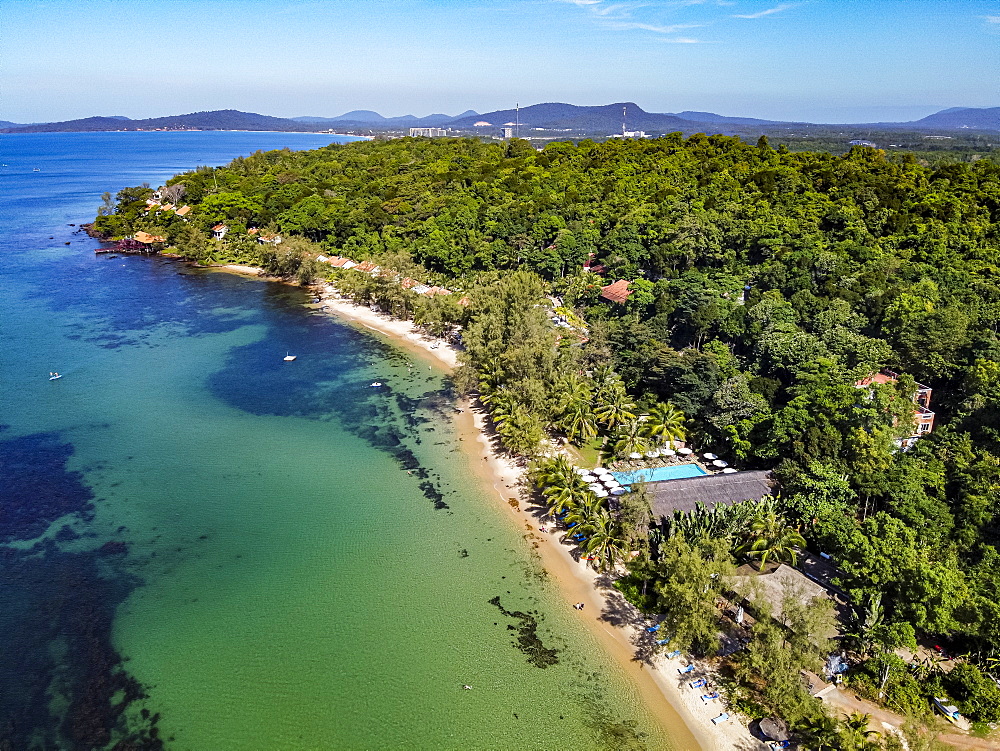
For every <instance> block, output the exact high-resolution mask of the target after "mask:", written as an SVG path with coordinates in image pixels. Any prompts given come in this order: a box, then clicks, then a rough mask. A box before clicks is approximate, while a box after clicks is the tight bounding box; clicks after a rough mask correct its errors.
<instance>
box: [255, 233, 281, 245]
mask: <svg viewBox="0 0 1000 751" xmlns="http://www.w3.org/2000/svg"><path fill="white" fill-rule="evenodd" d="M257 242H259V243H260V244H261V245H277V244H278V243H280V242H281V235H276V234H274V233H273V232H261V233H260V234H259V235H257Z"/></svg>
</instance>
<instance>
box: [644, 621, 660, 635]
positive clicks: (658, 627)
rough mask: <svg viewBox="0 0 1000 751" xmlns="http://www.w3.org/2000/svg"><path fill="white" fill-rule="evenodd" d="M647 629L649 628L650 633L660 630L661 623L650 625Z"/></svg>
mask: <svg viewBox="0 0 1000 751" xmlns="http://www.w3.org/2000/svg"><path fill="white" fill-rule="evenodd" d="M646 630H647V631H648V632H649V633H653V632H654V631H659V630H660V624H659V623H657V624H656V625H655V626H650V627H649V628H647V629H646Z"/></svg>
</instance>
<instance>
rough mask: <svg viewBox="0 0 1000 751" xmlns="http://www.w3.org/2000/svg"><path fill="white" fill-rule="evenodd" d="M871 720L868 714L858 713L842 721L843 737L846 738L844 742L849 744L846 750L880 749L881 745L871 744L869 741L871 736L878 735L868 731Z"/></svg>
mask: <svg viewBox="0 0 1000 751" xmlns="http://www.w3.org/2000/svg"><path fill="white" fill-rule="evenodd" d="M871 720H872V716H871V715H870V714H862V713H860V712H854V713H853V714H852V715H851V716H850V717H848V718H847V719H846V720H844V735H845V736H846V737H845V738H844V740H845V741H847V742H848V743H849V745H848V746H847V748H850V749H852V751H868V749H871V751H875V750H876V749H880V748H882V745H881V744H879V743H873V742H872V740H871V737H872V736H873V735H878V732H877V731H875V730H869V729H868V725H869V723H871Z"/></svg>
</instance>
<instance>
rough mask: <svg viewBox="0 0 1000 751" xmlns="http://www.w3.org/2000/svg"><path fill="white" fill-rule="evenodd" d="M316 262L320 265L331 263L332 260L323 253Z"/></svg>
mask: <svg viewBox="0 0 1000 751" xmlns="http://www.w3.org/2000/svg"><path fill="white" fill-rule="evenodd" d="M316 260H317V261H319V262H320V263H329V261H330V259H329V258H328V257H327V256H325V255H323V254H322V253H320V254H319V255H318V256H316Z"/></svg>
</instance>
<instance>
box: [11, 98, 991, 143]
mask: <svg viewBox="0 0 1000 751" xmlns="http://www.w3.org/2000/svg"><path fill="white" fill-rule="evenodd" d="M623 110H624V117H625V127H626V129H627V130H630V131H637V130H641V131H645V132H647V133H650V134H657V133H669V132H673V131H682V132H685V133H696V132H711V133H720V132H722V133H728V134H738V135H752V134H754V133H757V134H759V133H761V132H765V131H767V132H775V131H778V132H780V131H782V130H793V129H794V130H795V131H796V132H808V131H809V130H812V129H823V130H836V131H838V132H843V131H848V130H851V129H854V130H861V129H871V130H911V131H913V130H915V131H955V130H961V131H968V130H973V131H986V132H1000V107H988V108H974V107H951V108H949V109H945V110H941V111H940V112H936V113H935V114H933V115H928V116H927V117H924V118H922V119H920V120H914V121H911V122H883V123H856V124H853V125H850V124H833V125H824V124H821V123H802V122H784V121H779V120H760V119H757V118H752V117H727V116H725V115H717V114H715V113H714V112H691V111H684V112H677V113H669V112H668V113H656V112H646V111H645V110H643V109H642V108H641V107H639V105H637V104H635V103H634V102H618V103H616V104H605V105H599V106H594V107H584V106H578V105H575V104H563V103H560V102H550V103H546V104H533V105H531V106H528V107H524V108H522V109H520V110H519V111H515V110H513V109H505V110H495V111H493V112H486V113H483V114H480V113H478V112H475V111H474V110H468V111H466V112H463V113H462V114H460V115H454V116H452V115H443V114H434V115H427V116H426V117H416V116H414V115H403V116H400V117H383V116H382V115H380V114H379V113H378V112H373V111H371V110H352V111H351V112H346V113H344V114H343V115H339V116H337V117H308V116H306V117H295V118H283V117H271V116H269V115H259V114H256V113H254V112H240V111H238V110H215V111H212V112H194V113H191V114H187V115H173V116H170V117H156V118H148V119H145V120H130V119H129V118H127V117H123V116H121V115H111V116H104V117H87V118H83V119H81V120H68V121H66V122H59V123H34V124H31V125H19V124H17V123H12V122H8V121H3V120H0V132H2V133H47V132H74V131H107V130H112V131H113V130H278V131H299V132H311V131H317V130H330V129H337V130H347V131H352V130H353V131H365V132H379V131H382V132H392V131H396V132H399V131H405V130H407V129H408V128H413V127H442V128H449V129H451V130H455V131H458V132H463V131H464V132H483V133H491V134H492V133H495V132H496V128H499V127H501V126H503V125H505V124H506V123H513V122H515V121H516V122H518V123H519V124H520V125H521V127H522V130H521V135H530V134H531V131H532V129H536V128H538V129H543V130H553V131H562V132H567V133H575V134H588V135H595V136H599V135H610V134H614V133H620V132H621V130H622V111H623ZM478 123H485V125H479V124H478ZM486 128H491V129H492V130H485V129H486Z"/></svg>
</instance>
